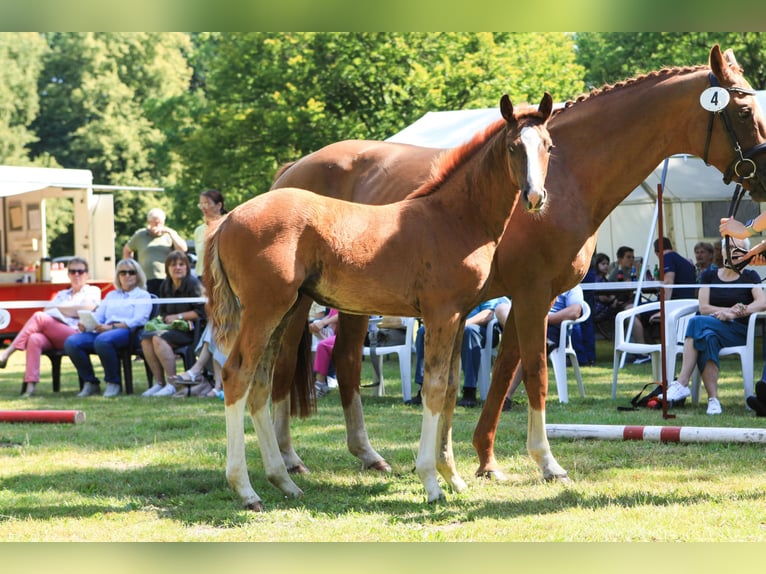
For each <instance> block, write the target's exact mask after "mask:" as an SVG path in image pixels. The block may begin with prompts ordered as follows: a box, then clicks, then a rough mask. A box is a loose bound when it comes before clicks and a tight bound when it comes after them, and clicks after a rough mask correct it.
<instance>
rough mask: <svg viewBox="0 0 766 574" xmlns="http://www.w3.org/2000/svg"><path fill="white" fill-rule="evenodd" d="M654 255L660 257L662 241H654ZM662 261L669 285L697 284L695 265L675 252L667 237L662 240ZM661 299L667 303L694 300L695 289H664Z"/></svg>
mask: <svg viewBox="0 0 766 574" xmlns="http://www.w3.org/2000/svg"><path fill="white" fill-rule="evenodd" d="M654 253H655V254H656V255H657V256H658V257H659V254H660V240H659V239H655V240H654ZM662 260H663V263H664V271H665V280H664V282H663V283H664V284H665V285H666V286H667V285H674V284H675V285H693V284H694V283H696V282H697V279H696V276H695V273H694V265H692V263H691V261H689V260H688V259H686V258H685V257H683V256H681V255H679V254H678V253H676V252H675V251H673V244H672V243H671V242H670V239H668V238H667V237H663V238H662ZM660 297H663V298H664V299H665V301H668V300H670V299H693V298H694V287H676V288H673V287H670V288H668V287H664V288H663V289H662V290H661V292H660Z"/></svg>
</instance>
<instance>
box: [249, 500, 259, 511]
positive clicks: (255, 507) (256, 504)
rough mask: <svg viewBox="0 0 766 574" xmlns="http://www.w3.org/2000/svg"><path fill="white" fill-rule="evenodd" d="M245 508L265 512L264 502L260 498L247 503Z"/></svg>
mask: <svg viewBox="0 0 766 574" xmlns="http://www.w3.org/2000/svg"><path fill="white" fill-rule="evenodd" d="M245 510H252V511H253V512H263V503H262V502H261V501H260V500H256V501H255V502H251V503H250V504H245Z"/></svg>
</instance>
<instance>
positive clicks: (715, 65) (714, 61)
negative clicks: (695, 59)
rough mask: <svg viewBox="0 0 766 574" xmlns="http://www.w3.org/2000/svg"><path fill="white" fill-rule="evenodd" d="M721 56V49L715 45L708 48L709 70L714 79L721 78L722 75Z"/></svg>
mask: <svg viewBox="0 0 766 574" xmlns="http://www.w3.org/2000/svg"><path fill="white" fill-rule="evenodd" d="M723 66H724V63H723V54H721V47H720V46H719V45H718V44H716V45H714V46H713V47H712V48H710V69H711V71H712V72H713V73H714V74H715V77H716V78H719V79H720V78H721V75H722V74H723Z"/></svg>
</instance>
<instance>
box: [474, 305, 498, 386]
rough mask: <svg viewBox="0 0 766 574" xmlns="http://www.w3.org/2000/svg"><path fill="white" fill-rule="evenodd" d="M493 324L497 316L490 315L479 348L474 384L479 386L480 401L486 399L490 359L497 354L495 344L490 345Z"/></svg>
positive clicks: (490, 376) (493, 328)
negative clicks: (478, 360)
mask: <svg viewBox="0 0 766 574" xmlns="http://www.w3.org/2000/svg"><path fill="white" fill-rule="evenodd" d="M495 324H497V317H495V316H494V315H492V319H491V320H490V322H489V323H487V336H486V338H485V341H484V347H482V349H481V362H480V363H479V374H478V376H477V381H476V384H477V386H478V387H479V398H480V399H481V400H482V401H485V400H487V393H488V392H489V383H490V380H491V378H492V359H493V358H494V357H495V355H496V354H497V346H494V347H493V346H492V339H493V338H494V330H495Z"/></svg>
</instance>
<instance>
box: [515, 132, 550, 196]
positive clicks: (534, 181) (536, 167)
mask: <svg viewBox="0 0 766 574" xmlns="http://www.w3.org/2000/svg"><path fill="white" fill-rule="evenodd" d="M520 137H521V141H522V143H523V144H524V147H525V148H526V151H527V184H528V185H529V190H530V192H532V193H542V190H543V189H544V188H545V181H544V180H543V168H542V166H541V165H540V158H539V156H538V155H537V149H538V148H539V147H540V145H542V144H541V139H540V134H539V133H538V132H537V130H536V129H534V128H530V127H526V128H522V130H521V132H520Z"/></svg>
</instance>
